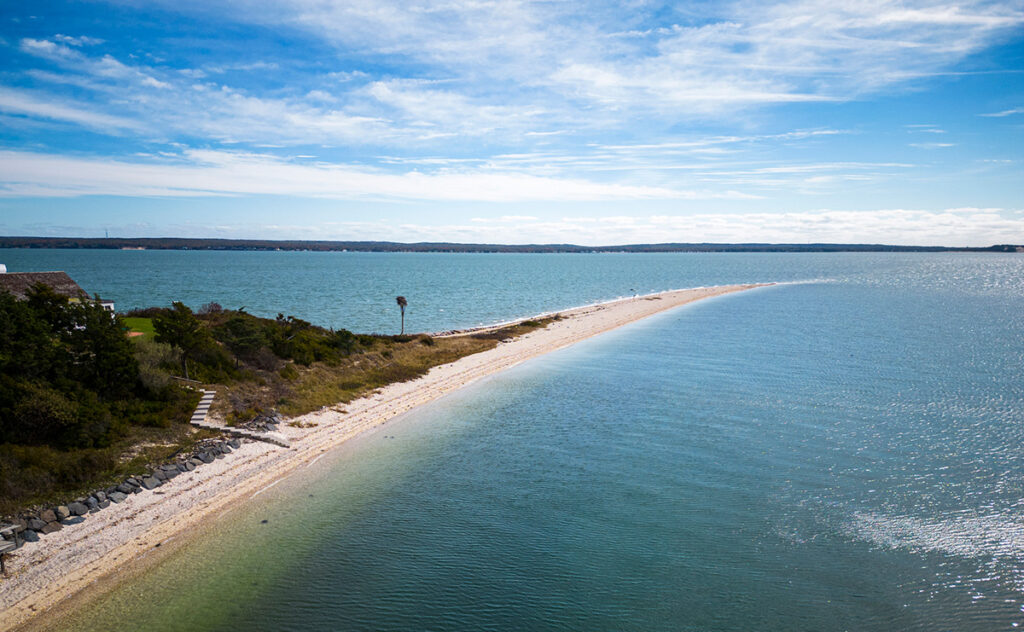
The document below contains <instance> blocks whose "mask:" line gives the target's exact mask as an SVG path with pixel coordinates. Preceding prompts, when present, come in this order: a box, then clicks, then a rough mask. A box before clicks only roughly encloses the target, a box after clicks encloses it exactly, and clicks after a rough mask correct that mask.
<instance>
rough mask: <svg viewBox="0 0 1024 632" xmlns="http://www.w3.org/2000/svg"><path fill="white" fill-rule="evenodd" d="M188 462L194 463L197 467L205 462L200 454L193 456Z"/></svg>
mask: <svg viewBox="0 0 1024 632" xmlns="http://www.w3.org/2000/svg"><path fill="white" fill-rule="evenodd" d="M188 462H189V463H191V464H192V465H194V466H195V467H199V466H200V465H202V464H203V461H202V459H200V458H199V457H198V456H194V457H192V458H191V459H189V460H188Z"/></svg>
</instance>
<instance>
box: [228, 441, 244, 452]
mask: <svg viewBox="0 0 1024 632" xmlns="http://www.w3.org/2000/svg"><path fill="white" fill-rule="evenodd" d="M228 445H229V446H231V447H232V448H234V449H236V450H237V449H238V448H240V447H242V442H241V441H239V440H238V439H232V440H231V441H228Z"/></svg>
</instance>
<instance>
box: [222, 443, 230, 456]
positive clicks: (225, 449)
mask: <svg viewBox="0 0 1024 632" xmlns="http://www.w3.org/2000/svg"><path fill="white" fill-rule="evenodd" d="M220 449H221V451H222V452H223V453H224V454H231V453H232V452H233V450H232V449H231V446H229V445H228V444H226V443H225V444H224V445H222V446H221V447H220Z"/></svg>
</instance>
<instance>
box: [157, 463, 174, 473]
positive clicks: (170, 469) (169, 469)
mask: <svg viewBox="0 0 1024 632" xmlns="http://www.w3.org/2000/svg"><path fill="white" fill-rule="evenodd" d="M160 469H161V470H163V471H165V472H176V471H177V470H178V464H177V463H167V464H165V465H161V466H160Z"/></svg>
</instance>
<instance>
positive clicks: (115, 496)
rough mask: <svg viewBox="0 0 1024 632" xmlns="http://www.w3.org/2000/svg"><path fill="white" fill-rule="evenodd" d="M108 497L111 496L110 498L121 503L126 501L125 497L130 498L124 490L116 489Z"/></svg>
mask: <svg viewBox="0 0 1024 632" xmlns="http://www.w3.org/2000/svg"><path fill="white" fill-rule="evenodd" d="M107 498H109V499H110V500H112V501H114V502H115V503H120V502H124V499H125V498H128V494H126V493H124V492H122V491H116V492H114V493H113V494H111V495H110V496H108V497H107Z"/></svg>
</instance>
